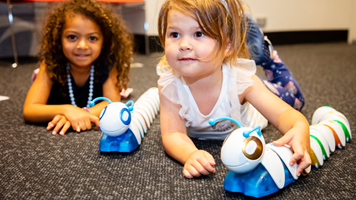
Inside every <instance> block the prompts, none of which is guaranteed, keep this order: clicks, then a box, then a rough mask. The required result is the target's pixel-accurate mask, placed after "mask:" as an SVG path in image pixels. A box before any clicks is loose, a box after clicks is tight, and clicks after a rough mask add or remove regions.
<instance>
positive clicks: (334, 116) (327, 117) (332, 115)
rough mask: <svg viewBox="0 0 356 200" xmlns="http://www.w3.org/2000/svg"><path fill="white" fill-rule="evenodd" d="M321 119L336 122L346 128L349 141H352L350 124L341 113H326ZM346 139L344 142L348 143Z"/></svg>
mask: <svg viewBox="0 0 356 200" xmlns="http://www.w3.org/2000/svg"><path fill="white" fill-rule="evenodd" d="M321 119H322V120H337V121H340V122H341V123H342V124H344V125H345V127H346V128H347V131H348V132H349V135H350V139H352V134H351V127H350V123H349V121H348V120H347V119H346V117H345V116H344V115H343V114H342V113H340V112H337V111H335V112H334V111H331V112H329V113H327V114H326V115H325V116H324V117H322V118H321ZM347 139H348V138H346V142H349V141H348V140H347Z"/></svg>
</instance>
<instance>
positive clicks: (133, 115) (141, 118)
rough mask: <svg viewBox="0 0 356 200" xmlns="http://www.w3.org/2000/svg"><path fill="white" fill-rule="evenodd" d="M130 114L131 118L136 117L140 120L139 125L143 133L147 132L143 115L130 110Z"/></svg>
mask: <svg viewBox="0 0 356 200" xmlns="http://www.w3.org/2000/svg"><path fill="white" fill-rule="evenodd" d="M131 116H132V118H136V119H137V120H138V121H139V122H140V124H141V127H142V129H143V134H145V133H146V132H147V129H148V125H147V123H146V120H145V118H144V117H143V115H142V114H140V113H139V112H135V111H132V112H131Z"/></svg>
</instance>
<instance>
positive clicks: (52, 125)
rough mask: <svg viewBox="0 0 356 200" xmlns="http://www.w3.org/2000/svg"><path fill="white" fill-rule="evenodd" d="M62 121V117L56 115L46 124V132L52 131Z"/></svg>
mask: <svg viewBox="0 0 356 200" xmlns="http://www.w3.org/2000/svg"><path fill="white" fill-rule="evenodd" d="M61 119H62V116H61V115H56V116H55V117H54V118H53V119H52V121H50V122H48V126H47V130H50V129H52V128H53V127H54V126H55V125H56V124H57V123H58V121H59V120H61Z"/></svg>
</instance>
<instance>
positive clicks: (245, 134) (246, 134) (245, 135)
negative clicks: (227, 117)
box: [243, 126, 262, 138]
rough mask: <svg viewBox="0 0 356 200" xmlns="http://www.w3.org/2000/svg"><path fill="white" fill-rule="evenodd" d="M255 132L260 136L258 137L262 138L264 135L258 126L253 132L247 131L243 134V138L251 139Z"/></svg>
mask: <svg viewBox="0 0 356 200" xmlns="http://www.w3.org/2000/svg"><path fill="white" fill-rule="evenodd" d="M254 131H256V132H257V134H258V136H260V137H261V135H262V133H261V126H257V127H256V128H254V129H252V130H250V131H245V132H244V133H243V136H244V137H245V138H247V137H249V136H250V134H251V133H252V132H254Z"/></svg>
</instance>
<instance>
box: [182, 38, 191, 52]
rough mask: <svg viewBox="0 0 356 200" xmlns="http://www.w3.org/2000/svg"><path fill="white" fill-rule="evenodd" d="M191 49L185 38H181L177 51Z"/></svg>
mask: <svg viewBox="0 0 356 200" xmlns="http://www.w3.org/2000/svg"><path fill="white" fill-rule="evenodd" d="M192 49H193V47H192V45H191V43H190V42H189V41H188V40H187V39H182V41H181V42H180V45H179V51H191V50H192Z"/></svg>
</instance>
